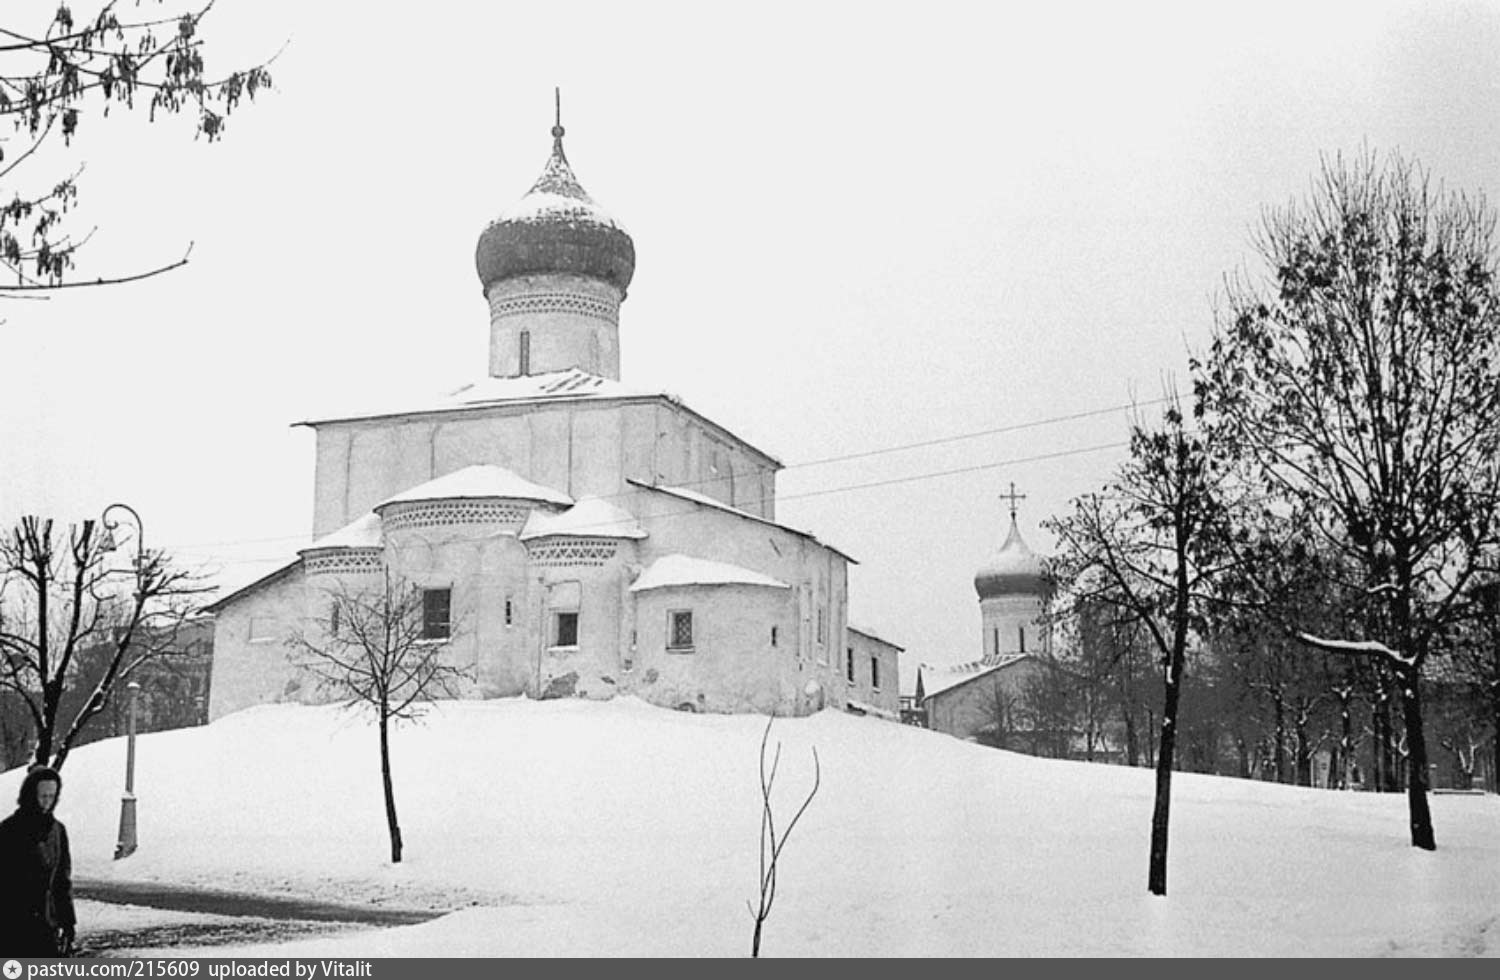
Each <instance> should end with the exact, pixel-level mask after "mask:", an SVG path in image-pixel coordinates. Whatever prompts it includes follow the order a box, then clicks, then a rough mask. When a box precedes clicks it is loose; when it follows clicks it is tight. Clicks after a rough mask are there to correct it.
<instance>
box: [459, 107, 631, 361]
mask: <svg viewBox="0 0 1500 980" xmlns="http://www.w3.org/2000/svg"><path fill="white" fill-rule="evenodd" d="M563 134H564V130H563V127H562V112H561V98H560V97H559V106H558V117H557V124H556V125H554V126H553V127H552V155H551V156H550V157H549V158H548V160H547V165H546V166H545V167H544V168H543V169H542V175H541V176H540V177H539V178H537V181H536V183H535V184H533V185H532V187H531V190H529V191H527V192H526V195H525V196H524V197H522V198H521V200H520V201H518V202H516V204H515V205H514V206H512V207H510V208H508V209H507V210H505V211H504V212H502V213H501V215H500V216H499V217H498V218H496V219H495V220H494V221H492V222H490V224H489V227H487V228H485V230H484V231H483V233H481V234H480V236H479V245H478V248H476V249H475V253H474V264H475V267H476V269H477V271H478V273H479V281H480V284H481V285H482V286H483V287H484V295H485V298H486V299H487V300H488V301H489V306H490V372H489V373H490V374H491V376H493V377H516V376H518V375H523V374H542V373H546V372H549V371H565V370H568V369H569V368H580V369H582V370H584V371H588V372H590V373H592V374H598V375H602V376H604V377H606V378H611V379H614V380H619V377H620V342H619V331H620V326H619V324H620V303H621V302H622V301H623V300H624V299H625V292H626V290H627V289H628V288H629V287H630V280H631V277H632V276H633V275H634V274H635V243H634V242H633V241H631V238H630V235H629V233H628V232H626V231H625V229H624V227H623V226H621V224H620V223H619V222H618V221H616V220H615V219H614V218H612V217H610V216H609V214H607V213H606V212H605V211H604V209H603V208H601V207H599V205H598V204H596V203H594V199H593V198H591V197H589V195H588V192H587V191H585V190H584V189H583V187H582V185H580V184H579V183H578V178H577V177H575V176H574V175H573V168H572V167H570V166H569V165H568V158H567V156H566V154H564V153H563Z"/></svg>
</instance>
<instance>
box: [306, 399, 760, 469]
mask: <svg viewBox="0 0 1500 980" xmlns="http://www.w3.org/2000/svg"><path fill="white" fill-rule="evenodd" d="M651 402H657V403H660V404H664V405H669V406H671V407H672V408H677V409H681V410H682V411H684V412H686V413H687V414H689V415H691V416H692V417H693V418H694V419H696V420H698V421H699V422H702V423H703V424H704V425H705V426H707V427H708V428H710V429H712V430H714V431H715V432H718V433H720V434H722V435H725V436H727V437H729V438H730V439H732V440H734V441H735V442H737V443H739V444H740V445H741V446H743V447H745V448H746V449H748V450H750V451H751V452H752V453H755V454H756V455H757V456H759V457H761V458H762V459H763V460H765V462H766V463H768V464H769V465H770V466H771V468H772V469H773V470H781V469H785V468H786V467H785V465H784V464H783V463H782V462H781V460H779V459H777V458H776V457H775V456H772V455H771V454H770V453H768V452H766V451H765V450H764V449H761V448H760V447H759V446H756V445H755V444H754V443H752V442H750V441H749V440H748V439H745V438H743V437H742V436H739V435H736V434H735V433H734V432H732V431H731V430H729V429H728V428H726V427H725V426H722V425H720V424H719V423H717V422H715V421H714V420H713V419H711V418H709V417H708V416H706V415H704V414H702V413H701V412H698V411H697V410H695V409H693V408H692V407H690V406H689V405H688V404H687V403H686V402H684V401H683V400H682V399H681V398H679V397H677V396H676V395H673V394H669V393H667V392H664V391H663V392H656V393H648V394H639V395H577V394H562V395H541V396H536V397H530V398H508V399H503V400H499V399H497V400H494V401H487V402H479V403H476V404H473V405H458V406H449V407H444V408H417V409H411V410H408V411H395V410H393V411H389V412H375V413H373V414H369V415H345V416H337V417H334V418H325V419H303V420H302V421H300V422H293V423H292V425H291V427H292V428H294V429H295V428H298V427H300V426H306V427H307V428H309V429H314V430H316V429H317V428H318V427H319V426H322V425H343V424H348V423H353V422H376V421H380V420H382V419H394V418H406V417H410V416H429V415H433V416H442V415H449V416H458V415H466V414H469V413H473V412H482V411H485V410H487V409H495V408H524V407H528V406H532V407H534V406H536V405H556V404H571V405H575V406H576V405H630V404H648V403H651Z"/></svg>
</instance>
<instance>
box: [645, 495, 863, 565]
mask: <svg viewBox="0 0 1500 980" xmlns="http://www.w3.org/2000/svg"><path fill="white" fill-rule="evenodd" d="M625 482H626V483H629V484H631V485H632V486H637V487H640V488H642V489H643V490H655V491H657V492H658V493H664V494H667V495H668V496H670V497H677V498H678V499H680V500H689V501H692V502H693V503H695V504H702V505H703V506H705V507H712V508H714V509H715V510H722V511H724V512H725V513H726V514H733V515H735V516H736V517H743V518H745V519H746V520H749V521H755V522H757V523H759V524H765V525H768V526H770V527H775V528H780V529H781V530H783V531H787V532H789V533H791V534H795V535H797V536H798V537H803V538H807V539H809V540H811V541H817V543H818V544H821V545H822V546H823V547H825V548H827V549H829V550H830V551H836V552H838V553H839V554H840V555H842V556H843V557H844V560H845V561H847V562H849V563H850V564H852V565H858V564H859V562H858V561H857V560H856V559H854V558H853V557H851V556H850V555H849V553H848V552H846V551H844V550H843V549H841V548H835V547H834V546H833V545H831V544H829V543H828V542H826V541H819V540H818V538H817V536H816V535H814V534H812V533H811V532H810V531H803V530H801V529H799V528H795V527H792V526H790V525H788V524H781V523H779V522H777V521H772V520H767V519H766V518H764V517H759V516H757V515H755V514H752V513H750V512H749V511H745V510H740V509H739V508H738V507H731V506H730V505H729V504H726V503H724V501H722V500H715V499H714V498H713V497H710V496H708V495H707V494H702V493H699V492H698V491H696V490H689V489H687V488H686V487H667V486H661V485H660V484H655V483H643V482H642V481H640V480H630V479H627V480H626V481H625Z"/></svg>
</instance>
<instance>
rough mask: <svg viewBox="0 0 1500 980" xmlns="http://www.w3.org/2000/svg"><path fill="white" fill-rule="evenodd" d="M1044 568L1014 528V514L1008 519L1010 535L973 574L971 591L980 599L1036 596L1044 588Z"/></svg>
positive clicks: (1019, 531) (1019, 532) (1017, 529)
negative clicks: (972, 588) (977, 594)
mask: <svg viewBox="0 0 1500 980" xmlns="http://www.w3.org/2000/svg"><path fill="white" fill-rule="evenodd" d="M1045 586H1046V569H1045V567H1044V566H1043V565H1042V560H1041V559H1040V558H1038V557H1037V556H1036V555H1035V554H1033V553H1032V551H1031V549H1030V548H1029V547H1027V545H1026V541H1025V540H1024V539H1023V538H1022V537H1021V530H1020V528H1018V527H1016V519H1015V517H1014V516H1012V517H1011V519H1010V534H1008V535H1007V536H1006V538H1005V543H1004V544H1002V545H1001V546H1000V550H999V551H997V552H995V554H994V555H992V556H990V559H989V560H988V561H986V562H985V563H984V565H982V566H981V567H980V569H979V572H978V574H976V575H975V576H974V591H976V592H978V593H979V598H981V599H993V598H995V597H997V596H1012V595H1015V596H1039V595H1041V594H1042V593H1043V592H1044V591H1045Z"/></svg>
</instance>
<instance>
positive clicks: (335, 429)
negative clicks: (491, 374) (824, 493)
mask: <svg viewBox="0 0 1500 980" xmlns="http://www.w3.org/2000/svg"><path fill="white" fill-rule="evenodd" d="M476 463H491V464H496V465H499V466H504V467H506V468H507V469H510V470H513V471H515V472H516V473H518V474H520V475H521V476H523V477H525V478H527V479H529V480H532V481H534V482H536V483H541V484H543V485H545V486H549V487H553V488H555V489H558V490H561V491H563V492H565V493H568V494H571V495H572V496H574V497H580V496H585V495H590V494H592V495H596V496H602V497H610V496H613V495H615V494H618V493H621V492H623V491H624V490H625V488H626V484H625V480H626V479H627V478H633V479H640V480H642V481H644V482H655V483H663V484H666V485H669V486H682V487H686V488H688V489H694V490H697V491H698V492H700V493H705V494H707V495H709V496H712V497H714V498H716V499H719V500H722V501H723V502H724V503H728V504H731V505H732V506H738V507H740V508H741V509H743V510H745V511H747V512H749V513H752V514H756V515H757V516H761V517H765V518H767V519H771V518H772V517H773V516H774V514H775V505H774V499H773V498H774V489H775V470H774V468H773V467H772V466H771V465H770V464H769V463H767V462H765V460H764V458H763V457H761V456H759V455H757V454H755V453H753V452H751V451H750V450H748V449H745V448H743V447H741V446H739V445H738V444H737V443H736V442H735V441H734V440H733V439H732V438H731V437H726V436H725V435H723V434H722V433H719V432H717V431H711V430H710V429H709V428H708V427H707V426H706V425H705V424H704V423H702V422H701V421H699V420H698V419H697V418H695V417H694V416H693V415H692V414H691V413H689V412H687V411H685V410H683V409H680V408H678V407H676V406H673V405H671V404H670V403H665V402H659V401H652V402H647V403H640V402H637V403H623V404H622V403H618V402H615V403H601V404H589V403H586V402H583V403H567V404H557V405H531V406H524V407H511V408H497V409H493V410H490V411H486V412H466V413H464V414H462V415H450V416H440V415H426V416H414V417H405V418H395V417H393V418H384V419H369V420H357V421H351V422H328V423H323V424H320V425H319V426H317V463H316V469H315V485H314V518H313V535H314V537H321V536H323V535H325V534H331V533H332V532H334V531H336V530H338V529H339V528H341V527H343V526H345V525H346V524H348V523H350V522H351V521H353V520H356V519H357V518H359V517H360V516H362V515H364V514H366V513H368V512H369V511H370V509H371V508H373V507H374V506H375V505H376V504H378V503H380V502H381V501H383V500H385V499H387V498H388V497H391V496H392V495H394V494H397V493H400V492H401V491H403V490H407V489H410V488H411V487H414V486H416V485H418V484H420V483H424V482H426V481H427V480H430V479H433V478H435V477H438V476H442V475H443V474H445V473H451V472H453V471H454V470H457V469H461V468H463V467H465V466H470V465H473V464H476ZM716 467H717V468H716Z"/></svg>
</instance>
